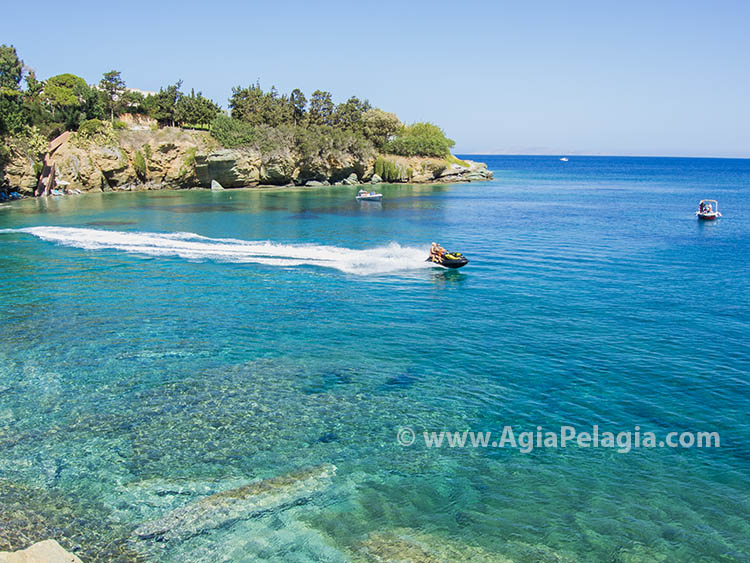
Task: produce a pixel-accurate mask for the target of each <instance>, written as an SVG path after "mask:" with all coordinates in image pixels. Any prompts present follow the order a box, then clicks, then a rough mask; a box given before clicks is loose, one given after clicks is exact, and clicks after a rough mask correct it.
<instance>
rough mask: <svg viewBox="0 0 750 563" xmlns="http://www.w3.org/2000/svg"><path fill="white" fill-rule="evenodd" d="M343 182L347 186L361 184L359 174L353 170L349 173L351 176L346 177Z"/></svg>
mask: <svg viewBox="0 0 750 563" xmlns="http://www.w3.org/2000/svg"><path fill="white" fill-rule="evenodd" d="M341 183H342V184H344V185H345V186H356V185H357V184H359V180H358V179H357V175H356V174H355V173H354V172H352V173H351V174H349V176H347V177H346V178H344V179H343V180H342V181H341Z"/></svg>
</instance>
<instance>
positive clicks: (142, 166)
mask: <svg viewBox="0 0 750 563" xmlns="http://www.w3.org/2000/svg"><path fill="white" fill-rule="evenodd" d="M133 169H134V170H135V175H136V176H137V177H138V179H139V180H140V181H141V182H145V181H146V159H145V158H144V156H143V153H142V152H141V151H135V160H134V161H133Z"/></svg>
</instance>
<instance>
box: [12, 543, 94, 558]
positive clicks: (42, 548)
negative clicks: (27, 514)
mask: <svg viewBox="0 0 750 563" xmlns="http://www.w3.org/2000/svg"><path fill="white" fill-rule="evenodd" d="M0 563H82V562H81V560H80V559H79V558H78V556H76V555H75V554H73V553H69V552H67V551H65V550H64V549H63V548H62V546H60V544H59V543H57V542H56V541H55V540H44V541H40V542H39V543H35V544H34V545H32V546H31V547H27V548H26V549H22V550H20V551H14V552H9V551H0Z"/></svg>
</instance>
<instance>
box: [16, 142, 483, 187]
mask: <svg viewBox="0 0 750 563" xmlns="http://www.w3.org/2000/svg"><path fill="white" fill-rule="evenodd" d="M50 159H51V164H54V166H55V171H56V172H55V173H56V179H57V181H58V182H60V185H64V186H66V188H67V189H68V190H71V191H74V190H82V191H111V190H115V191H117V190H148V189H163V188H173V189H179V188H196V187H202V188H209V187H210V186H211V183H212V181H216V182H218V183H219V184H221V185H222V186H223V187H225V188H239V187H254V186H262V185H275V186H280V185H291V184H294V185H299V186H326V185H331V184H344V185H355V184H359V183H365V182H369V183H379V182H382V181H386V182H409V183H428V182H429V183H435V182H440V183H452V182H463V181H477V180H487V179H489V178H492V173H491V172H489V171H488V170H487V166H486V165H484V164H482V163H477V162H471V161H460V160H458V159H456V158H454V157H450V158H449V159H439V158H420V157H410V158H405V157H399V156H393V155H381V156H376V155H371V156H366V155H355V154H350V153H347V152H340V151H339V152H334V153H329V154H325V155H324V154H315V155H307V156H302V155H299V154H297V153H295V152H294V151H293V150H292V149H289V150H274V151H272V152H270V153H267V154H262V153H261V152H260V151H259V150H258V149H256V148H251V147H248V148H235V149H227V148H222V147H221V146H219V145H218V143H217V142H216V140H215V139H214V138H213V137H211V135H210V134H209V133H208V132H206V131H192V130H183V129H180V128H174V127H166V128H163V129H155V130H154V129H145V128H143V129H135V130H133V129H131V130H123V131H112V130H108V131H107V132H105V133H103V134H101V135H95V136H94V137H93V138H83V137H81V136H80V135H79V134H76V135H73V137H72V138H71V140H70V141H69V142H67V143H65V144H64V145H62V146H61V147H60V148H59V149H57V151H55V152H54V154H52V155H51V156H50ZM35 162H36V161H35V158H34V157H33V156H32V157H27V156H24V155H23V154H21V153H18V154H15V155H14V157H13V158H12V159H11V161H10V163H9V164H8V165H7V166H6V169H5V176H6V179H7V182H8V183H9V185H10V186H11V187H13V188H17V189H18V190H19V191H20V192H21V193H24V194H26V195H31V194H32V193H33V190H34V187H35V186H36V183H37V175H38V173H39V170H38V168H39V164H38V163H35ZM378 166H381V168H382V167H383V166H387V169H388V173H387V174H386V173H385V172H383V170H380V169H379V168H378Z"/></svg>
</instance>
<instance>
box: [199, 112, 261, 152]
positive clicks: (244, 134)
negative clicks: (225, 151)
mask: <svg viewBox="0 0 750 563" xmlns="http://www.w3.org/2000/svg"><path fill="white" fill-rule="evenodd" d="M210 131H211V135H212V136H213V138H214V139H216V140H217V141H219V143H221V145H222V146H224V147H226V148H229V149H231V148H235V147H242V146H247V145H250V144H252V143H253V141H255V127H253V126H252V125H250V124H249V123H245V122H244V121H240V120H238V119H232V118H231V117H228V116H226V115H220V116H218V117H216V118H215V119H214V120H213V121H212V122H211V127H210Z"/></svg>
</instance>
